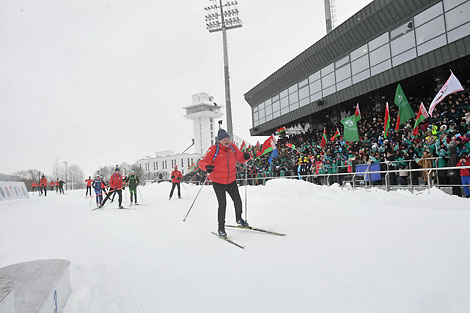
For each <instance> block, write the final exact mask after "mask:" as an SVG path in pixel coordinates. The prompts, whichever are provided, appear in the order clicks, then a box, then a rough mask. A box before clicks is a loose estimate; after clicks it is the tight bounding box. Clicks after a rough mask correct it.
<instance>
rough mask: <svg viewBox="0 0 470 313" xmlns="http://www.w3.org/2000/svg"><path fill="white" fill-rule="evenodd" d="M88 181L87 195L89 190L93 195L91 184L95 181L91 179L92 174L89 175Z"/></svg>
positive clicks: (86, 180) (86, 181)
mask: <svg viewBox="0 0 470 313" xmlns="http://www.w3.org/2000/svg"><path fill="white" fill-rule="evenodd" d="M85 183H86V195H85V197H86V196H88V191H90V196H91V184H92V183H93V179H91V176H88V179H85Z"/></svg>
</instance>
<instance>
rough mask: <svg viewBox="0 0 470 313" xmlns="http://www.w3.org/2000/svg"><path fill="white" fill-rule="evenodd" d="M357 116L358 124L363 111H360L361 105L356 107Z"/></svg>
mask: <svg viewBox="0 0 470 313" xmlns="http://www.w3.org/2000/svg"><path fill="white" fill-rule="evenodd" d="M354 115H355V116H356V122H358V121H360V120H361V110H359V103H358V104H357V105H356V112H354Z"/></svg>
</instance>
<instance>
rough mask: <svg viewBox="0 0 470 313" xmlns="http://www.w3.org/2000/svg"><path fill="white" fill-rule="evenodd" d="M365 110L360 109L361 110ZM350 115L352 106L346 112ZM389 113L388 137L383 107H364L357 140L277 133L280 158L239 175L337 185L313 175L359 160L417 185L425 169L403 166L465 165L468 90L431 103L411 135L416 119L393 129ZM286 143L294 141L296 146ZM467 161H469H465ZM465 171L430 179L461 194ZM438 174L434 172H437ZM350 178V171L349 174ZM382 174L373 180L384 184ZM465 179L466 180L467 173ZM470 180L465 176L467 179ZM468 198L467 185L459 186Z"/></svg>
mask: <svg viewBox="0 0 470 313" xmlns="http://www.w3.org/2000/svg"><path fill="white" fill-rule="evenodd" d="M408 100H409V102H410V104H411V106H412V108H413V111H414V112H417V111H418V108H419V105H420V103H421V102H423V103H424V104H425V105H426V107H428V106H429V103H431V101H432V98H424V99H416V98H412V97H410V98H409V99H408ZM362 109H364V108H363V107H361V110H362ZM353 113H354V109H353V108H352V112H351V114H353ZM390 115H391V117H392V119H391V123H390V129H389V132H388V135H387V137H386V138H385V136H384V110H383V109H382V110H381V111H379V112H378V111H375V110H369V111H367V108H365V110H364V112H363V114H362V116H361V119H360V121H359V122H358V129H359V136H360V141H358V142H345V141H344V140H343V138H342V137H341V136H338V137H337V138H336V139H335V140H334V141H331V140H328V141H327V143H326V145H324V147H322V146H320V142H321V138H322V135H323V129H309V130H307V131H306V132H302V133H299V134H293V135H282V136H281V137H280V139H279V140H278V142H277V145H276V146H277V149H278V154H279V156H278V157H277V158H274V159H273V161H272V163H271V164H269V162H268V161H267V159H268V157H269V154H268V155H266V156H263V157H261V158H258V159H255V160H252V161H250V162H249V163H248V166H247V167H246V168H245V166H244V165H238V175H237V177H238V178H239V179H245V176H246V175H247V176H248V180H249V183H250V184H261V183H263V182H264V181H265V180H266V179H267V178H268V177H286V176H294V177H298V178H299V179H305V180H309V181H312V182H315V183H318V184H325V183H328V184H331V183H334V182H338V183H342V181H343V180H345V179H348V175H331V176H329V177H328V181H327V180H326V179H325V177H324V176H322V175H318V174H336V173H344V174H347V173H354V172H355V171H356V166H357V165H359V164H380V169H381V170H397V172H395V173H390V174H389V183H390V185H419V184H426V183H428V177H429V176H428V172H427V171H424V170H423V171H413V172H410V171H406V169H420V168H443V167H455V166H465V165H470V160H468V154H469V152H470V141H469V140H470V93H469V92H468V89H467V88H465V91H463V92H459V93H457V94H453V95H450V96H447V97H446V98H445V99H444V101H442V102H441V103H440V104H438V105H437V106H436V109H435V111H434V114H433V117H429V118H427V119H425V120H424V121H423V122H422V123H421V124H420V125H419V131H418V134H417V135H416V136H413V135H412V131H413V126H414V123H415V121H414V120H409V121H408V122H407V123H406V124H402V125H400V127H399V130H398V131H396V130H395V123H396V118H397V115H398V107H397V106H396V105H393V104H392V105H390ZM325 127H326V130H327V138H330V137H332V136H333V134H334V132H335V131H336V129H337V128H338V129H339V130H340V133H341V134H342V133H343V131H342V124H341V123H339V122H338V123H336V124H334V123H327V124H326V125H325ZM286 144H291V145H294V146H295V148H291V147H288V146H287V145H286ZM467 160H468V161H467ZM468 172H469V171H468V170H437V171H432V172H431V173H432V175H431V179H432V180H433V182H434V183H438V184H439V185H441V186H442V185H454V187H453V194H457V195H460V193H461V190H460V187H459V186H457V185H462V182H463V181H464V178H461V176H462V177H464V176H468V175H469V174H468ZM436 173H437V174H436ZM349 176H352V175H349ZM384 176H385V175H381V176H379V177H380V179H378V180H375V181H373V182H371V183H373V184H384V183H385V182H384ZM467 178H470V176H469V177H467ZM186 179H188V180H198V181H204V179H205V173H203V172H201V171H198V172H196V173H192V174H190V175H187V178H186ZM469 180H470V179H469ZM464 191H465V195H466V196H469V195H470V192H469V191H468V188H465V187H464Z"/></svg>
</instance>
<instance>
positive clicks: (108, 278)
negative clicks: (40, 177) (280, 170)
mask: <svg viewBox="0 0 470 313" xmlns="http://www.w3.org/2000/svg"><path fill="white" fill-rule="evenodd" d="M170 188H171V184H170V183H165V182H164V183H160V184H151V185H147V186H145V187H142V188H140V191H141V196H142V197H143V199H142V200H143V201H144V205H141V206H136V207H134V206H133V207H131V208H132V210H117V209H116V207H117V204H116V202H114V203H110V204H107V205H106V207H105V208H103V209H102V210H96V211H91V210H90V209H91V208H92V207H93V206H94V205H93V204H92V205H90V200H89V199H84V196H85V191H76V192H69V193H68V194H67V195H65V196H59V195H56V194H54V193H51V194H50V196H49V194H48V197H47V198H44V197H37V196H33V197H32V198H31V199H30V200H21V201H15V202H11V203H8V204H7V203H1V204H0V267H1V266H6V265H9V264H13V263H16V262H23V261H30V260H34V259H42V258H44V259H45V258H62V259H68V260H70V261H71V280H72V291H73V292H72V295H71V296H70V299H69V301H68V303H67V305H66V307H65V309H64V312H65V313H78V312H89V313H90V312H91V313H93V312H113V313H115V312H204V313H206V312H217V313H219V312H228V313H232V312H233V313H235V312H270V313H277V312H279V313H281V312H282V313H285V312H361V313H363V312H391V313H392V312H393V313H395V312H410V313H411V312H427V313H433V312H466V311H467V308H468V307H470V294H469V293H470V292H469V290H470V283H469V282H470V265H469V264H470V262H468V260H470V250H469V249H468V242H469V240H470V228H469V227H468V225H469V224H470V211H469V202H468V201H469V200H468V199H461V198H457V197H453V196H449V195H446V194H444V193H442V192H440V191H439V190H436V189H432V190H431V192H430V194H428V192H427V191H425V192H422V193H420V194H412V193H410V192H408V191H402V190H399V191H394V192H385V191H383V190H380V189H374V188H371V189H365V190H348V189H346V188H341V187H340V186H338V185H334V186H330V187H327V186H316V185H313V184H310V183H307V182H304V181H298V180H288V179H279V180H271V181H268V182H267V185H266V186H248V188H247V192H248V194H247V195H248V202H247V212H248V221H249V223H250V224H252V225H254V226H258V227H261V228H266V229H271V230H274V231H280V232H285V233H287V234H288V235H287V236H286V237H276V236H272V235H266V234H260V233H254V232H249V231H246V230H239V229H227V232H228V235H229V237H230V238H231V239H233V240H234V241H236V242H239V243H241V244H243V245H245V246H246V249H245V250H242V249H239V248H237V247H234V246H232V245H229V244H227V243H225V242H223V241H222V240H220V239H218V238H217V237H215V236H213V235H211V234H210V231H214V230H216V228H217V216H216V214H217V213H216V212H217V201H216V199H215V195H214V192H213V189H212V187H211V186H205V187H203V189H202V191H201V193H200V195H199V198H198V199H197V201H196V203H195V205H194V207H193V209H192V211H191V213H190V215H189V216H188V219H187V221H186V222H182V219H183V218H184V216H185V215H186V213H187V211H188V209H189V206H190V205H191V203H192V200H193V199H194V196H195V195H196V193H197V192H198V190H199V188H200V186H196V185H187V184H184V185H183V187H182V196H183V199H181V200H179V199H175V197H173V199H172V200H171V201H169V200H168V194H169V192H170ZM127 192H128V191H127V190H126V192H125V195H126V196H125V197H124V198H125V202H124V205H128V204H127V201H128V199H129V196H128V195H127ZM240 193H241V197H242V200H243V201H244V199H245V187H240ZM139 198H140V197H139ZM228 203H229V204H228V208H227V218H226V220H227V223H230V224H231V223H234V222H235V221H234V219H235V214H234V209H233V205H232V203H231V201H230V198H229V197H228ZM244 210H245V203H244Z"/></svg>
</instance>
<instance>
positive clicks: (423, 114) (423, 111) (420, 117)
mask: <svg viewBox="0 0 470 313" xmlns="http://www.w3.org/2000/svg"><path fill="white" fill-rule="evenodd" d="M428 117H429V114H428V111H427V110H426V108H425V107H424V104H423V103H422V102H421V105H420V106H419V111H418V114H417V115H416V121H415V126H414V128H413V136H416V135H418V126H419V124H421V122H422V121H424V120H425V119H427V118H428Z"/></svg>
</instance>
